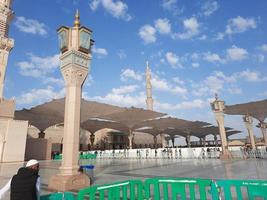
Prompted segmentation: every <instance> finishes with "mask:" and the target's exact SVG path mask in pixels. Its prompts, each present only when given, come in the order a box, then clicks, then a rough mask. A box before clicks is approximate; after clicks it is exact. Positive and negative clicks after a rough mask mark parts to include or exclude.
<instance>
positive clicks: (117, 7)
mask: <svg viewBox="0 0 267 200" xmlns="http://www.w3.org/2000/svg"><path fill="white" fill-rule="evenodd" d="M100 5H102V7H103V8H104V9H105V11H106V12H107V13H109V14H111V15H112V16H113V17H115V18H117V19H123V20H125V21H130V20H131V19H132V16H131V15H129V14H128V13H127V10H128V6H127V4H126V3H124V2H122V1H120V0H117V1H113V0H93V1H92V2H91V3H90V4H89V6H90V8H91V10H92V11H95V10H97V8H98V7H99V6H100Z"/></svg>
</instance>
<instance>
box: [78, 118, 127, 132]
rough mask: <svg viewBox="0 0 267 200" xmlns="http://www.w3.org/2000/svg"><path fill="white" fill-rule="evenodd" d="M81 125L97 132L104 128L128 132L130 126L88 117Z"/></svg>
mask: <svg viewBox="0 0 267 200" xmlns="http://www.w3.org/2000/svg"><path fill="white" fill-rule="evenodd" d="M81 127H82V128H83V129H85V130H87V131H89V132H90V133H95V132H96V131H99V130H101V129H104V128H109V129H114V130H117V131H120V132H128V128H127V127H125V126H124V125H122V124H120V123H118V122H112V121H107V120H100V119H88V120H86V121H84V122H83V123H82V124H81Z"/></svg>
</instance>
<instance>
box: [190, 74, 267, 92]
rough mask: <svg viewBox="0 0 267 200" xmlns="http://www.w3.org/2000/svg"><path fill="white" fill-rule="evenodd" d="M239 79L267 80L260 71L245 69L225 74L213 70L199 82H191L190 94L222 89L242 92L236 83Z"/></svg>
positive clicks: (220, 90)
mask: <svg viewBox="0 0 267 200" xmlns="http://www.w3.org/2000/svg"><path fill="white" fill-rule="evenodd" d="M241 81H248V82H264V81H267V76H265V77H264V76H262V75H261V74H260V72H257V71H251V70H249V69H246V70H245V71H241V72H235V73H233V74H231V75H225V74H224V73H223V72H222V71H214V72H213V73H212V75H210V76H208V77H206V78H205V79H204V80H203V81H201V82H200V83H194V82H193V84H192V88H193V91H192V94H193V95H196V96H204V95H211V94H214V93H220V92H222V91H227V92H230V93H231V94H242V89H241V88H240V87H238V85H237V83H239V84H240V82H241Z"/></svg>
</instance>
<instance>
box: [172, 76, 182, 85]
mask: <svg viewBox="0 0 267 200" xmlns="http://www.w3.org/2000/svg"><path fill="white" fill-rule="evenodd" d="M172 80H173V82H175V83H177V84H179V85H184V83H185V82H184V81H183V80H181V79H180V78H179V77H173V78H172Z"/></svg>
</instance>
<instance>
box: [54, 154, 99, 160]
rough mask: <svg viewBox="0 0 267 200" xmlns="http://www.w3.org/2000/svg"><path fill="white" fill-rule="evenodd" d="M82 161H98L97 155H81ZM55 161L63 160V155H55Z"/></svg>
mask: <svg viewBox="0 0 267 200" xmlns="http://www.w3.org/2000/svg"><path fill="white" fill-rule="evenodd" d="M80 159H96V154H91V153H89V154H83V155H80ZM54 160H62V154H60V155H55V157H54Z"/></svg>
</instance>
